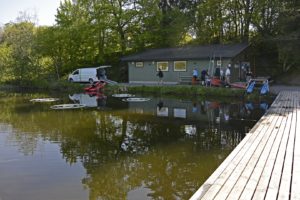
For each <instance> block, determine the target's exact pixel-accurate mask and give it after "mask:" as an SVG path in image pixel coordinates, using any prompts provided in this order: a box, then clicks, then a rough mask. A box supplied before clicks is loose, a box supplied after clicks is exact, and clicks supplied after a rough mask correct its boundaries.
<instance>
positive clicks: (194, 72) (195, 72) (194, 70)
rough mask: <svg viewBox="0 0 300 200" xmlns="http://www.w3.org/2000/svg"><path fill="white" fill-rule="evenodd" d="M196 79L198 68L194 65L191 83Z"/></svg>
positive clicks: (194, 82) (195, 81)
mask: <svg viewBox="0 0 300 200" xmlns="http://www.w3.org/2000/svg"><path fill="white" fill-rule="evenodd" d="M197 81H198V70H197V68H196V67H195V68H194V69H193V79H192V83H193V85H194V84H196V83H197Z"/></svg>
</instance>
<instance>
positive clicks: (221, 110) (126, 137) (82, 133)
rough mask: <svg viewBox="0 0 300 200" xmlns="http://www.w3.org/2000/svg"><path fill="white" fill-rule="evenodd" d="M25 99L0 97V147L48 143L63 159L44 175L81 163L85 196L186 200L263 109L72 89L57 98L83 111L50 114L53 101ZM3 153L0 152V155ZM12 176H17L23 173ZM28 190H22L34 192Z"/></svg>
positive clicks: (32, 149) (28, 148)
mask: <svg viewBox="0 0 300 200" xmlns="http://www.w3.org/2000/svg"><path fill="white" fill-rule="evenodd" d="M30 98H32V95H28V96H27V95H24V96H17V95H16V96H10V97H5V98H2V99H1V101H0V109H1V110H2V112H1V113H0V122H1V123H2V125H1V124H0V127H4V125H5V127H7V126H9V127H11V128H10V129H8V128H6V129H5V131H4V129H3V128H1V129H0V130H1V133H3V132H5V133H6V134H5V137H6V140H9V141H10V142H9V143H5V144H1V145H0V152H7V151H8V149H10V148H11V147H15V148H16V149H17V150H18V152H21V153H23V155H24V156H32V157H35V156H37V155H39V152H40V151H42V150H41V149H43V148H41V146H43V145H44V144H45V142H47V143H50V144H52V145H53V146H52V148H56V149H57V148H58V150H59V152H60V154H61V156H57V157H56V158H55V159H61V158H60V157H62V159H63V160H64V161H65V164H66V165H65V166H61V173H60V172H57V173H56V174H51V175H50V174H49V178H50V176H51V177H53V176H61V175H62V173H64V169H69V165H71V166H77V165H78V164H82V166H83V167H84V170H85V171H84V172H83V174H84V176H83V178H81V184H82V186H83V187H84V188H86V189H87V190H88V191H89V197H88V198H89V199H146V198H149V199H188V198H189V197H190V196H191V195H192V194H193V193H194V192H195V191H196V190H197V188H198V187H199V186H200V185H201V183H203V181H204V180H205V179H206V178H207V177H208V176H209V175H210V174H211V173H212V171H213V170H214V169H215V168H216V167H217V166H218V165H219V163H220V162H222V160H223V159H224V158H225V157H226V156H227V154H228V153H230V151H231V150H232V149H233V148H234V147H235V146H236V145H237V144H238V143H239V142H240V141H241V139H242V138H243V137H244V135H245V133H246V132H247V131H248V130H249V129H250V128H251V127H252V126H253V125H254V124H255V121H256V120H257V119H258V118H259V117H260V116H261V115H262V114H263V113H264V112H265V108H266V105H265V104H263V105H264V106H262V103H263V102H258V103H254V102H251V103H252V106H250V105H249V104H248V103H250V102H240V101H231V102H230V103H226V102H221V101H213V100H206V99H194V100H183V99H174V98H162V97H160V98H154V97H151V100H150V101H147V102H123V101H122V100H121V99H118V98H113V97H111V96H110V95H104V94H101V95H90V94H72V95H69V96H68V97H64V98H63V101H64V102H68V101H71V102H76V103H81V104H86V105H88V107H89V108H87V109H81V110H68V111H64V110H60V111H54V110H51V109H49V107H50V105H52V104H32V103H30V102H29V101H28V100H29V99H30ZM99 101H101V102H102V103H99ZM104 102H105V103H104ZM246 104H247V105H246ZM267 105H268V104H267ZM99 107H100V108H106V109H101V110H99V109H97V108H99ZM107 108H110V109H107ZM3 156H4V157H5V156H6V155H3V154H1V153H0V159H1V157H3ZM11 157H14V154H13V153H11ZM46 159H47V158H46ZM51 159H53V158H51ZM51 159H49V160H47V162H50V163H51V162H52V161H51ZM19 165H20V167H21V166H22V165H24V163H22V162H21V163H19ZM7 167H9V165H8V166H7ZM28 170H32V171H33V173H34V170H36V169H35V168H34V167H33V168H32V169H28ZM18 173H20V179H22V178H23V177H22V173H23V172H22V171H18ZM77 173H78V172H77ZM0 176H1V175H0ZM9 178H11V177H9ZM27 178H28V179H31V177H27ZM14 179H17V178H16V177H14ZM5 180H7V179H4V181H5ZM68 180H69V179H68V178H66V181H68ZM1 181H3V179H1V178H0V184H1ZM44 181H47V180H44ZM71 181H74V180H73V179H72V180H71V179H70V183H69V184H70V185H72V182H71ZM1 185H4V184H1ZM6 187H7V186H6ZM34 187H36V185H35V186H34ZM34 187H30V185H29V186H28V188H27V190H32V191H35V189H36V188H34ZM3 188H4V189H5V186H4V187H3ZM76 191H78V190H76ZM50 192H51V191H50ZM45 196H46V197H47V195H45ZM46 197H45V198H43V199H47V198H46ZM7 198H8V199H9V197H7ZM53 198H54V197H53V196H51V198H49V199H53ZM22 199H33V198H32V196H28V197H27V198H26V197H25V196H23V197H22Z"/></svg>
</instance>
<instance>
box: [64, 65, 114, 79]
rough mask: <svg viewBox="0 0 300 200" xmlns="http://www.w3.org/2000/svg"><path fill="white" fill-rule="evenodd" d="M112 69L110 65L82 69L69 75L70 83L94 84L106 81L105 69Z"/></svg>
mask: <svg viewBox="0 0 300 200" xmlns="http://www.w3.org/2000/svg"><path fill="white" fill-rule="evenodd" d="M107 67H111V66H109V65H105V66H100V67H91V68H80V69H76V70H75V71H73V72H72V73H71V74H69V77H68V81H69V82H89V83H94V82H96V81H99V80H101V79H102V80H106V79H107V78H106V72H105V68H107Z"/></svg>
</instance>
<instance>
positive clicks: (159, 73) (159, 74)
mask: <svg viewBox="0 0 300 200" xmlns="http://www.w3.org/2000/svg"><path fill="white" fill-rule="evenodd" d="M157 76H158V78H159V82H158V83H160V84H163V78H164V74H163V72H162V71H161V69H160V68H158V73H157Z"/></svg>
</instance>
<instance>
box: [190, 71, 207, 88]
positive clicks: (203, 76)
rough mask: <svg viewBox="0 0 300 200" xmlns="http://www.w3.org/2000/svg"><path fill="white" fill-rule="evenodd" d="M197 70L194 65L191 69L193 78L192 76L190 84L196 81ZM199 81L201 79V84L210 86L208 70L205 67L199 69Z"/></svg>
mask: <svg viewBox="0 0 300 200" xmlns="http://www.w3.org/2000/svg"><path fill="white" fill-rule="evenodd" d="M198 76H199V74H198V70H197V68H196V67H195V68H194V69H193V78H192V84H193V85H195V84H197V83H198V80H199V79H198ZM200 81H201V84H202V85H205V86H210V77H209V75H208V71H207V70H206V69H203V70H202V71H201V74H200Z"/></svg>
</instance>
